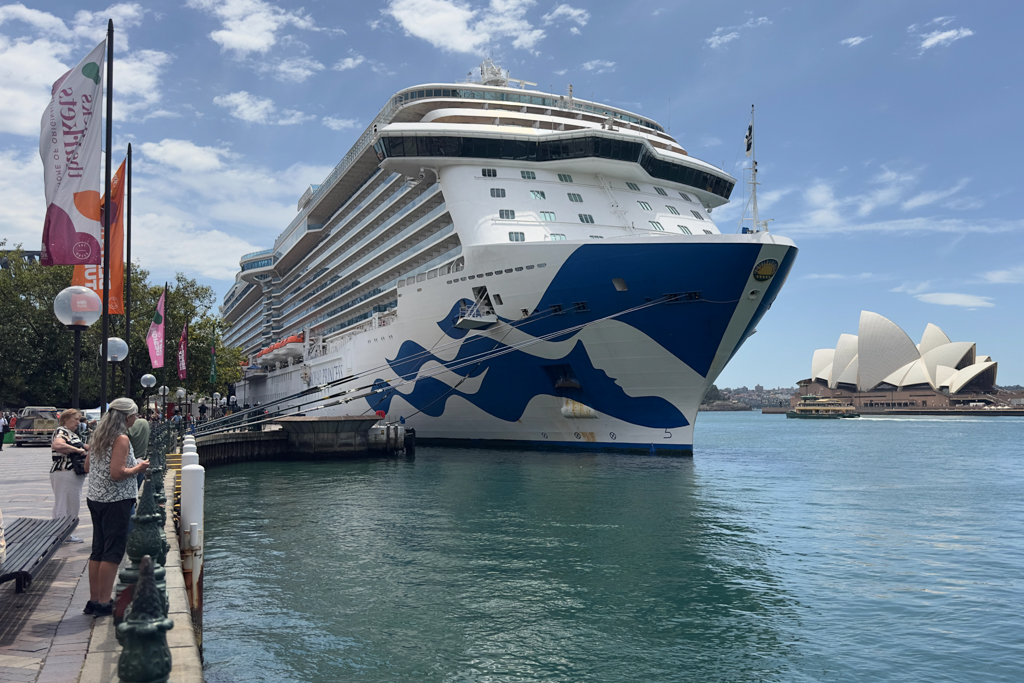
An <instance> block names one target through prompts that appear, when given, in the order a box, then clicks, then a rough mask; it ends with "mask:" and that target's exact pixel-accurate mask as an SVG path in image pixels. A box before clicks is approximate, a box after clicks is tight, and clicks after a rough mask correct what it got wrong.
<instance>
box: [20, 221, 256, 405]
mask: <svg viewBox="0 0 1024 683" xmlns="http://www.w3.org/2000/svg"><path fill="white" fill-rule="evenodd" d="M5 246H6V241H0V258H4V257H6V258H7V260H8V266H7V267H6V268H4V269H3V270H0V349H3V352H2V353H0V406H3V407H6V408H18V407H21V406H24V405H53V406H57V407H58V408H61V407H65V406H68V405H70V403H71V378H72V372H73V361H74V335H73V334H72V333H71V332H70V331H69V330H68V329H67V328H65V327H64V326H63V325H61V324H60V322H58V320H57V318H56V317H55V316H54V314H53V300H54V298H55V297H56V296H57V294H58V293H59V292H60V291H61V290H62V289H64V288H65V287H68V286H70V285H71V276H72V274H73V272H74V268H73V267H72V266H52V267H48V268H46V267H43V266H41V265H39V263H38V262H35V261H32V262H29V261H26V260H25V259H24V258H23V256H22V253H21V250H20V249H12V250H7V249H5V248H4V247H5ZM167 284H168V294H167V305H166V309H165V312H166V316H167V321H166V326H165V328H164V329H165V333H166V335H167V339H166V349H165V351H164V365H165V368H164V369H163V370H161V369H156V370H153V369H152V367H151V365H150V359H149V350H148V348H147V347H146V334H147V333H148V332H149V324H150V322H151V321H152V320H153V314H154V313H155V312H156V303H157V300H158V299H159V298H160V294H161V293H162V292H163V290H164V287H163V283H160V284H151V283H150V282H149V272H148V271H147V270H145V269H143V268H142V267H140V266H139V264H138V263H133V264H131V313H132V321H131V338H130V339H129V338H128V337H127V336H126V335H125V319H124V316H123V315H112V316H110V317H109V324H110V330H109V333H108V334H109V336H111V337H121V338H122V339H125V340H126V341H127V342H128V346H129V362H130V363H131V371H132V385H133V386H132V388H131V389H132V391H131V392H130V396H131V397H132V398H133V399H134V400H135V401H136V402H137V403H139V404H140V405H141V403H142V400H143V388H142V386H141V385H140V384H139V378H140V377H141V376H142V375H143V374H145V373H147V372H150V373H152V374H154V375H155V376H156V378H157V386H160V385H161V384H166V385H167V386H168V387H170V388H171V390H172V391H173V390H174V389H177V388H178V387H179V386H184V387H185V389H186V390H188V391H189V392H190V393H196V394H197V395H202V396H208V395H210V394H212V393H213V392H215V391H219V392H220V393H221V394H224V395H225V396H226V395H227V394H228V388H229V385H230V384H232V383H233V382H237V381H239V380H240V379H241V377H242V372H241V369H240V363H241V361H242V360H243V359H244V357H243V356H242V350H241V349H238V348H224V347H222V346H221V342H220V339H221V336H222V334H223V332H224V330H225V329H226V326H225V325H224V323H223V322H222V321H221V320H220V318H219V317H218V316H217V315H216V313H215V312H213V307H214V304H215V302H216V295H215V294H214V292H213V289H212V288H211V287H208V286H206V285H201V284H199V283H198V282H197V281H196V280H193V279H190V278H187V277H185V276H184V275H183V274H181V273H178V274H177V275H176V277H175V279H174V281H173V282H170V283H167ZM186 320H189V321H190V324H189V340H188V378H187V379H185V380H183V381H180V380H178V340H179V339H180V338H181V329H182V327H183V326H184V324H185V321H186ZM102 341H103V330H102V324H101V322H97V323H96V324H95V325H93V326H92V327H91V328H89V329H88V330H87V331H86V332H84V333H83V334H82V365H81V379H80V381H79V396H80V400H79V404H80V405H81V406H82V407H83V408H87V407H95V406H97V405H99V400H100V374H99V373H100V362H99V361H100V346H101V342H102ZM214 345H216V347H217V385H216V386H210V383H209V378H210V360H211V359H210V347H211V346H214ZM122 370H123V369H116V370H113V369H112V370H111V374H112V377H110V378H108V380H107V397H108V400H112V399H113V398H115V397H117V396H124V395H126V392H125V387H124V373H123V371H122Z"/></svg>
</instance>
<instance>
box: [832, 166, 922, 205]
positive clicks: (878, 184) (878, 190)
mask: <svg viewBox="0 0 1024 683" xmlns="http://www.w3.org/2000/svg"><path fill="white" fill-rule="evenodd" d="M919 173H920V169H915V170H912V171H895V170H893V169H891V168H888V167H886V166H882V171H881V172H880V173H879V174H878V175H876V176H875V177H874V178H872V179H871V184H872V185H874V186H875V189H873V190H871V191H869V192H865V193H863V194H861V195H858V196H856V197H851V198H850V199H849V201H850V202H852V203H855V204H856V205H857V215H858V216H861V217H864V216H868V215H869V214H870V213H871V212H872V211H874V210H875V209H877V208H878V207H880V206H890V205H892V204H895V203H897V202H898V201H900V199H901V198H902V197H903V195H904V194H905V193H906V192H907V190H908V189H909V188H910V186H911V185H913V184H914V183H916V182H917V176H918V174H919Z"/></svg>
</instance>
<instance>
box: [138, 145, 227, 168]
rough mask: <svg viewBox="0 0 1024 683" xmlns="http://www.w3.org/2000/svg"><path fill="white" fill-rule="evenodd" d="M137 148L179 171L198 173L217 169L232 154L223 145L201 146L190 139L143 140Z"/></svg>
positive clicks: (153, 160) (151, 157) (149, 156)
mask: <svg viewBox="0 0 1024 683" xmlns="http://www.w3.org/2000/svg"><path fill="white" fill-rule="evenodd" d="M137 148H138V150H139V151H141V152H142V154H143V155H144V156H145V157H146V159H148V160H149V161H152V162H154V163H157V164H162V165H165V166H170V167H172V168H175V169H178V170H179V171H191V172H198V173H203V172H206V171H216V170H217V169H219V168H221V167H222V166H223V162H222V159H224V158H226V157H229V156H230V155H231V153H230V151H229V150H228V149H226V148H223V147H200V146H199V145H197V144H195V143H194V142H192V141H190V140H173V139H170V138H165V139H163V140H161V141H160V142H143V143H142V144H140V145H137Z"/></svg>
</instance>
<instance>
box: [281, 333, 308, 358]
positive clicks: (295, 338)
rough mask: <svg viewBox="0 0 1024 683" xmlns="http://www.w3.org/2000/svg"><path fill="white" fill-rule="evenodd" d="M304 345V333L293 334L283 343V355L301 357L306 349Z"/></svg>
mask: <svg viewBox="0 0 1024 683" xmlns="http://www.w3.org/2000/svg"><path fill="white" fill-rule="evenodd" d="M303 346H304V344H303V340H302V335H300V334H293V335H292V336H290V337H288V338H287V339H285V340H284V342H283V343H282V346H281V349H280V353H281V357H282V358H288V359H293V358H301V357H302V353H303V351H304V349H303Z"/></svg>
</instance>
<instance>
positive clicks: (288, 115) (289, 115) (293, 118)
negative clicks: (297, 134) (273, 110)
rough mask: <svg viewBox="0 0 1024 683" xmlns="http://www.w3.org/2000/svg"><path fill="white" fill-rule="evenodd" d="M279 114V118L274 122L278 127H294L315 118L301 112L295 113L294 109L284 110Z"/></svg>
mask: <svg viewBox="0 0 1024 683" xmlns="http://www.w3.org/2000/svg"><path fill="white" fill-rule="evenodd" d="M281 114H282V115H281V117H280V118H279V119H278V120H277V121H275V123H276V124H277V125H279V126H294V125H297V124H300V123H305V122H306V121H313V120H315V119H316V116H314V115H313V114H303V113H302V112H301V111H296V110H295V109H285V110H284V111H283V112H281Z"/></svg>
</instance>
